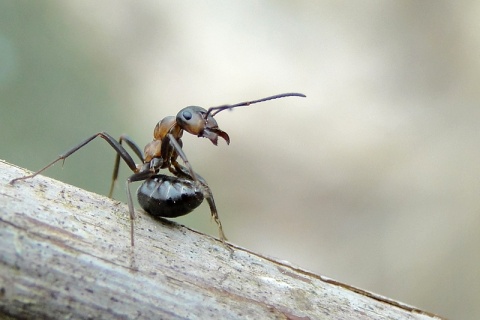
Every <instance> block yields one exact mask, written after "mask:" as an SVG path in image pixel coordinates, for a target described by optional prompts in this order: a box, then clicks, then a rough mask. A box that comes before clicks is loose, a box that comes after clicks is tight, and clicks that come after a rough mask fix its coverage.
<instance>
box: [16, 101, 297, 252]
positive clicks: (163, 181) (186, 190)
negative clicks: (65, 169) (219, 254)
mask: <svg viewBox="0 0 480 320" xmlns="http://www.w3.org/2000/svg"><path fill="white" fill-rule="evenodd" d="M292 96H296V97H306V96H305V95H304V94H301V93H283V94H278V95H274V96H270V97H266V98H262V99H258V100H252V101H245V102H240V103H237V104H232V105H222V106H218V107H212V108H209V109H208V110H205V109H204V108H201V107H197V106H190V107H186V108H183V109H182V110H180V112H178V114H177V116H176V117H174V116H168V117H165V118H163V119H162V120H161V121H159V122H158V123H157V125H156V126H155V129H154V130H153V141H151V142H150V143H148V144H147V145H146V146H145V148H144V151H143V153H142V151H141V149H140V148H139V147H138V145H137V144H136V143H135V142H134V141H133V140H132V139H130V138H129V137H128V136H125V135H122V136H121V137H120V139H119V140H118V141H117V140H115V139H114V138H113V137H112V136H110V135H109V134H108V133H106V132H99V133H96V134H94V135H92V136H91V137H89V138H87V139H85V140H84V141H82V142H81V143H79V144H78V145H77V146H75V147H73V148H71V149H70V150H68V151H67V152H65V153H64V154H62V155H60V156H58V158H57V159H55V160H54V161H52V162H51V163H49V164H48V165H46V166H45V167H43V168H42V169H40V170H38V171H36V172H34V173H32V174H30V175H27V176H23V177H20V178H16V179H13V180H11V181H10V184H13V183H15V182H16V181H18V180H25V179H29V178H33V177H35V176H36V175H38V174H40V173H42V172H43V171H45V170H46V169H48V168H49V167H51V166H52V165H54V164H55V163H56V162H58V161H60V160H63V161H65V159H66V158H68V157H69V156H70V155H72V154H73V153H74V152H76V151H78V150H79V149H81V148H82V147H84V146H85V145H86V144H88V143H89V142H90V141H92V140H93V139H95V138H97V137H100V138H102V139H104V140H105V141H107V142H108V143H109V144H110V146H112V148H113V149H115V151H116V152H117V155H116V156H115V165H114V169H113V177H112V183H111V186H110V192H109V194H108V196H109V197H110V198H111V197H112V194H113V189H114V186H115V182H116V180H117V177H118V170H119V166H120V157H121V158H122V159H123V161H125V163H126V164H127V165H128V167H129V168H130V169H131V170H132V171H133V172H134V173H133V174H132V175H131V176H130V177H129V178H128V179H127V181H126V190H127V203H128V211H129V213H130V238H131V245H132V246H133V245H134V236H133V233H134V232H133V231H134V225H133V221H134V220H135V210H134V207H133V200H132V193H131V191H130V183H132V182H135V181H144V182H143V183H142V185H141V186H140V187H139V188H138V190H137V199H138V203H139V204H140V206H141V207H142V208H143V209H144V210H145V211H146V212H148V213H149V214H151V215H152V216H155V217H166V218H175V217H179V216H183V215H186V214H188V213H190V212H192V211H193V210H194V209H195V208H197V207H198V206H199V205H200V204H201V203H202V201H203V199H204V198H205V199H207V202H208V205H209V207H210V212H211V215H212V217H213V219H214V220H215V222H216V223H217V225H218V232H219V236H220V239H221V240H222V242H225V240H226V237H225V234H224V233H223V228H222V223H221V222H220V218H219V217H218V212H217V208H216V206H215V201H214V200H213V194H212V191H211V190H210V187H209V186H208V184H207V182H206V181H205V179H203V178H202V177H201V176H200V175H199V174H198V173H196V172H195V171H193V168H192V166H191V164H190V163H189V161H188V159H187V156H186V155H185V153H184V152H183V149H182V146H183V143H182V140H181V138H182V135H183V132H184V131H186V132H188V133H190V134H193V135H196V136H198V137H204V138H208V139H209V140H210V141H212V143H213V144H214V145H217V142H218V137H221V138H223V139H224V140H225V141H226V142H227V144H230V137H229V136H228V134H227V133H226V132H224V131H222V130H220V129H219V127H218V125H217V121H216V120H215V119H214V116H215V115H217V114H218V113H219V112H221V111H223V110H230V109H233V108H236V107H244V106H249V105H251V104H254V103H259V102H264V101H268V100H273V99H279V98H284V97H292ZM123 142H125V143H126V144H127V145H128V146H129V147H130V148H131V149H132V150H133V152H134V153H135V154H136V155H137V156H138V158H140V160H141V162H142V163H141V164H136V163H135V161H134V160H133V159H132V156H130V154H129V153H128V152H127V151H126V150H125V148H124V147H123V145H122V143H123ZM178 157H180V158H181V159H182V161H183V162H184V164H185V166H182V165H181V164H179V163H178V161H177V158H178ZM160 169H168V171H170V173H172V174H173V175H174V176H167V175H164V174H159V171H160Z"/></svg>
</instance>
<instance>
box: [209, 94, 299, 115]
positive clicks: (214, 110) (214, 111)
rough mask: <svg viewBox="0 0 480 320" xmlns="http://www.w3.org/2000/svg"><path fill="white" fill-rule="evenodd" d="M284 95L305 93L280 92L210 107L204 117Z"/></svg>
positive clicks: (283, 96)
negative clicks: (260, 97) (256, 98)
mask: <svg viewBox="0 0 480 320" xmlns="http://www.w3.org/2000/svg"><path fill="white" fill-rule="evenodd" d="M285 97H304V98H305V97H306V95H304V94H303V93H282V94H277V95H274V96H270V97H266V98H262V99H258V100H252V101H245V102H240V103H237V104H226V105H223V106H219V107H211V108H210V109H208V111H207V113H205V116H204V119H207V118H208V115H209V114H211V115H212V117H214V116H215V115H216V114H217V113H219V112H220V111H223V110H227V109H233V108H236V107H246V106H249V105H251V104H254V103H259V102H264V101H268V100H273V99H279V98H285Z"/></svg>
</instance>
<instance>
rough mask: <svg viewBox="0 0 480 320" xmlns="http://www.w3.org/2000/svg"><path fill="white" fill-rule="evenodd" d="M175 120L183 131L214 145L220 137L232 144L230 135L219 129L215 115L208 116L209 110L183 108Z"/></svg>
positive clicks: (191, 107)
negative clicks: (205, 139) (207, 140)
mask: <svg viewBox="0 0 480 320" xmlns="http://www.w3.org/2000/svg"><path fill="white" fill-rule="evenodd" d="M175 120H176V122H177V124H178V125H179V126H180V127H181V128H182V129H183V130H185V131H187V132H188V133H191V134H194V135H196V136H198V137H204V138H208V139H210V141H212V143H213V144H214V145H217V143H218V137H222V138H223V139H225V141H226V142H227V144H229V143H230V137H229V136H228V134H227V133H226V132H224V131H222V130H220V129H219V128H218V124H217V121H216V120H215V119H214V118H213V115H208V114H207V110H205V109H203V108H202V107H196V106H190V107H186V108H183V109H182V110H180V112H178V113H177V117H176V119H175Z"/></svg>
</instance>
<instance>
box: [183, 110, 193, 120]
mask: <svg viewBox="0 0 480 320" xmlns="http://www.w3.org/2000/svg"><path fill="white" fill-rule="evenodd" d="M182 116H183V117H184V118H185V120H190V119H192V113H191V112H190V111H188V110H185V111H183V112H182Z"/></svg>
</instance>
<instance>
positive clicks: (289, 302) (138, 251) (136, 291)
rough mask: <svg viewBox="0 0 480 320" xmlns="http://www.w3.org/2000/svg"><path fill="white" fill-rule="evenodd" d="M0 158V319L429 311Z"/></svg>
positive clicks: (416, 315) (419, 314) (414, 315)
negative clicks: (132, 216)
mask: <svg viewBox="0 0 480 320" xmlns="http://www.w3.org/2000/svg"><path fill="white" fill-rule="evenodd" d="M25 174H26V172H25V171H24V170H23V169H20V168H17V167H14V166H11V165H9V164H7V163H5V162H2V161H0V210H1V215H0V224H1V225H0V241H1V246H0V250H1V254H0V318H5V317H11V318H28V319H39V318H40V319H44V318H45V319H59V318H62V319H63V318H71V319H100V318H101V319H137V318H140V319H160V318H162V319H165V318H168V319H180V318H183V319H185V318H196V319H273V318H275V319H386V318H387V319H438V316H435V315H433V314H431V313H427V312H424V311H421V310H419V309H416V308H414V307H410V306H407V305H405V304H403V303H400V302H396V301H393V300H390V299H387V298H384V297H381V296H378V295H375V294H372V293H369V292H366V291H363V290H360V289H357V288H354V287H351V286H349V285H345V284H342V283H339V282H337V281H334V280H331V279H328V278H325V277H322V276H319V275H315V274H312V273H310V272H307V271H305V270H302V269H300V268H298V267H294V266H292V265H290V264H288V263H285V262H280V261H276V260H274V259H271V258H267V257H263V256H261V255H259V254H255V253H253V252H250V251H248V250H245V249H243V248H240V247H237V246H234V245H231V247H228V248H227V247H226V246H225V245H223V244H222V243H221V242H220V241H218V240H216V239H213V238H212V237H209V236H206V235H203V234H200V233H198V232H195V231H192V230H190V229H188V228H186V227H183V226H180V225H178V224H175V223H172V222H166V221H165V220H162V221H157V220H154V219H152V218H151V217H149V216H147V215H145V214H143V213H142V212H138V213H137V214H138V216H139V218H138V219H137V220H136V223H135V237H136V245H135V247H134V248H133V247H131V246H130V231H129V230H130V229H129V228H130V222H129V220H128V209H127V207H126V205H125V204H123V203H120V202H118V201H115V200H111V199H108V198H106V197H103V196H100V195H97V194H92V193H89V192H87V191H84V190H81V189H78V188H75V187H73V186H69V185H66V184H64V183H61V182H58V181H55V180H52V179H49V178H45V177H43V176H38V177H35V178H33V179H30V180H25V181H18V182H17V183H15V184H14V185H10V184H9V181H10V180H11V179H13V178H17V177H20V176H23V175H25Z"/></svg>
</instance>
